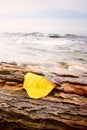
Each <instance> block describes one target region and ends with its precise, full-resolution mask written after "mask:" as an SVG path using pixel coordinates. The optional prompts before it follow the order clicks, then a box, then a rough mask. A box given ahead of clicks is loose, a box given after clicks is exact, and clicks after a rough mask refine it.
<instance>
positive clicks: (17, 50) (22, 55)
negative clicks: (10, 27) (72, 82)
mask: <svg viewBox="0 0 87 130" xmlns="http://www.w3.org/2000/svg"><path fill="white" fill-rule="evenodd" d="M72 23H73V22H72ZM45 24H46V23H45ZM76 25H78V22H77V24H76ZM76 25H74V23H73V27H72V26H71V25H69V26H68V23H67V29H66V30H63V28H62V29H61V27H62V26H60V29H61V31H59V32H58V30H56V32H55V33H54V32H52V30H51V31H49V33H48V32H47V33H46V32H40V31H38V32H37V31H32V32H28V30H27V31H25V32H22V31H20V32H17V31H16V32H11V31H10V32H0V62H8V63H17V64H18V65H20V64H25V65H27V66H29V67H30V68H33V69H37V70H39V69H40V70H41V69H42V70H44V71H45V70H48V71H51V70H52V69H53V71H54V70H55V71H56V70H57V69H58V68H62V67H65V69H66V68H67V67H68V68H69V65H70V66H72V65H74V66H76V68H77V70H79V69H80V70H82V71H83V70H85V71H86V73H87V28H86V26H87V23H86V22H85V23H84V22H83V21H81V22H80V24H79V25H78V27H77V26H76ZM56 26H57V25H56ZM50 27H51V26H50ZM76 27H77V28H76ZM38 28H39V27H38ZM72 28H74V29H72ZM75 28H76V29H78V30H75ZM70 29H71V30H73V31H71V30H70ZM74 31H77V32H76V33H74ZM61 32H62V33H61ZM63 32H64V33H63ZM66 66H67V67H66ZM84 67H85V68H84Z"/></svg>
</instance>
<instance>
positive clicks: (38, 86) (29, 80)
mask: <svg viewBox="0 0 87 130" xmlns="http://www.w3.org/2000/svg"><path fill="white" fill-rule="evenodd" d="M55 86H56V85H55V84H54V83H52V82H51V81H49V80H48V79H46V78H45V77H43V76H39V75H36V74H33V73H27V74H26V75H25V79H24V86H23V87H24V89H25V90H26V91H27V93H28V95H29V97H31V98H35V99H38V98H41V97H44V96H47V95H48V94H49V93H50V92H51V91H52V89H53V88H54V87H55Z"/></svg>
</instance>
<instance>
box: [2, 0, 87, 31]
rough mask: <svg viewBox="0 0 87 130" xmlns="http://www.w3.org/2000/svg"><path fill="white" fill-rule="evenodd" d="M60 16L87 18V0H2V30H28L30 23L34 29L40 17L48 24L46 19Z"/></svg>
mask: <svg viewBox="0 0 87 130" xmlns="http://www.w3.org/2000/svg"><path fill="white" fill-rule="evenodd" d="M59 18H64V19H65V18H70V19H73V18H74V19H76V18H87V0H0V30H1V31H6V30H8V29H13V30H16V29H19V31H21V30H24V29H25V30H26V28H27V27H29V25H30V27H29V29H30V30H32V26H33V27H36V26H37V25H39V24H37V23H38V22H39V23H42V22H40V19H41V21H43V20H42V19H44V20H45V21H44V22H45V25H46V19H48V21H49V19H52V20H54V21H55V19H57V20H58V19H59ZM42 25H43V24H42ZM40 28H41V25H40ZM36 29H37V28H36ZM32 31H33V30H32Z"/></svg>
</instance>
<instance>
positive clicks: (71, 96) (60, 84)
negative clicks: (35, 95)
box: [0, 62, 87, 130]
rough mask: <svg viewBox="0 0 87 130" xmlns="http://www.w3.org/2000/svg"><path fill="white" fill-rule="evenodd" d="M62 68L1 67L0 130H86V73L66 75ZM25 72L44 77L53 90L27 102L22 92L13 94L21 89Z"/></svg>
mask: <svg viewBox="0 0 87 130" xmlns="http://www.w3.org/2000/svg"><path fill="white" fill-rule="evenodd" d="M62 65H63V67H62V68H61V70H60V69H58V71H56V70H51V71H49V72H48V71H47V70H45V71H44V70H41V69H36V68H35V67H34V66H33V67H32V66H31V65H29V66H27V65H17V64H16V63H5V62H1V63H0V129H4V130H20V129H22V130H29V129H30V130H34V129H35V130H36V129H37V130H41V129H53V130H54V129H56V130H67V129H70V130H73V129H74V130H86V129H87V73H86V72H84V71H83V72H82V73H80V71H72V70H70V71H68V70H67V69H65V68H66V66H64V64H62ZM67 66H68V64H67ZM27 72H33V73H36V74H38V75H43V76H45V77H46V78H48V79H49V80H51V81H52V82H54V83H55V84H56V87H55V88H54V89H53V91H52V92H51V93H50V94H49V95H48V96H46V97H44V98H41V99H38V100H35V99H31V98H29V97H28V95H27V93H26V91H25V90H23V91H15V92H12V91H13V90H15V89H16V88H21V87H22V86H23V81H24V75H25V74H26V73H27Z"/></svg>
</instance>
